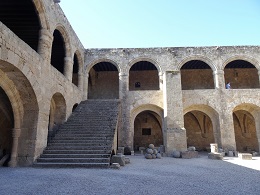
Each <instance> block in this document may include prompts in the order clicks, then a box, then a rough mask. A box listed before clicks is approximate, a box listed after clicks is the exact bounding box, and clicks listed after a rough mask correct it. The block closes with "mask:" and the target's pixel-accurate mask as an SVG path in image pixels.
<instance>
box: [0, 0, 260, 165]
mask: <svg viewBox="0 0 260 195" xmlns="http://www.w3.org/2000/svg"><path fill="white" fill-rule="evenodd" d="M23 3H24V6H22V5H21V4H19V1H17V5H16V6H17V8H19V9H21V10H20V12H21V13H23V11H26V12H27V13H31V16H30V17H35V21H36V20H37V21H39V22H38V23H35V24H34V23H33V24H31V25H32V26H30V25H29V26H26V24H27V23H24V27H23V28H24V29H26V28H29V29H32V28H33V29H39V30H38V33H36V34H34V35H35V36H26V31H23V29H22V30H21V29H19V28H18V27H17V24H16V23H15V22H14V21H11V19H8V17H6V16H7V14H5V10H7V8H8V6H10V5H9V4H8V3H6V4H4V5H2V6H1V8H0V9H1V10H0V11H1V14H0V133H1V136H0V157H1V156H2V155H3V154H4V153H9V154H11V158H10V162H9V165H10V166H17V165H20V166H25V165H31V164H32V163H33V161H34V160H35V159H36V158H37V157H38V156H39V155H40V154H41V153H42V151H43V149H44V148H45V147H46V145H47V140H48V136H51V135H52V134H54V133H55V130H56V129H57V128H58V126H59V125H60V124H62V123H64V122H65V121H66V120H67V118H68V117H69V116H70V114H71V112H72V109H73V108H74V107H75V106H76V105H77V104H79V103H80V102H81V101H82V100H87V99H120V100H121V108H122V115H121V123H122V128H121V129H119V131H118V145H119V146H124V147H126V146H128V147H130V148H131V150H138V148H139V147H147V143H149V142H150V141H152V140H154V142H155V143H154V144H157V145H156V147H159V146H160V145H161V144H162V145H164V146H165V150H166V152H167V154H168V155H170V154H171V153H172V151H173V150H180V151H184V150H186V149H187V146H191V145H193V146H195V147H197V148H198V149H199V150H205V149H207V147H209V143H211V142H212V141H213V142H216V143H218V145H219V146H220V147H222V148H223V149H224V150H238V151H258V152H259V142H260V120H259V116H260V115H259V113H260V112H259V111H260V101H259V95H260V90H259V86H260V85H259V75H260V64H259V62H260V47H259V46H230V47H216V46H213V47H183V48H182V47H172V48H142V49H139V48H133V49H128V48H119V49H84V47H83V45H82V44H81V42H80V40H79V39H78V37H77V35H76V33H75V32H74V31H73V29H72V28H71V26H70V24H69V22H68V21H67V19H66V17H65V15H64V13H63V12H62V10H61V8H60V7H59V5H58V4H56V3H54V2H53V0H45V1H43V0H33V1H32V0H24V2H23ZM5 6H6V7H5ZM28 7H31V8H30V9H29V8H28ZM8 9H9V8H8ZM10 13H12V12H11V11H10ZM19 17H21V18H22V19H24V20H26V21H27V20H28V18H26V16H23V15H21V16H19ZM33 25H34V26H33ZM31 33H32V34H33V33H34V32H31ZM28 37H29V38H28ZM32 37H36V38H33V39H32ZM37 37H38V38H37ZM36 45H37V47H36ZM228 81H229V82H231V86H232V89H225V84H226V83H227V82H228Z"/></svg>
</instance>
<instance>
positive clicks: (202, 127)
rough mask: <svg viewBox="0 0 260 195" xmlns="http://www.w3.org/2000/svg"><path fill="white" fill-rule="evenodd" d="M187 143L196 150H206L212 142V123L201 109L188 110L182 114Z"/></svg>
mask: <svg viewBox="0 0 260 195" xmlns="http://www.w3.org/2000/svg"><path fill="white" fill-rule="evenodd" d="M184 127H185V129H186V134H187V145H188V147H189V146H195V148H196V150H198V151H206V150H207V149H209V147H210V143H214V142H215V141H214V134H213V125H212V121H211V119H210V118H209V116H208V115H206V114H205V113H204V112H201V111H197V110H194V111H190V112H188V113H186V114H185V115H184Z"/></svg>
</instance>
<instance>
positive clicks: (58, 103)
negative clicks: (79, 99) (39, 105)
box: [48, 93, 66, 139]
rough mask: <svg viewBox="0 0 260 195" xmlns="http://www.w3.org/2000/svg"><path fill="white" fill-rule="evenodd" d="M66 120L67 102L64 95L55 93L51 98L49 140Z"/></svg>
mask: <svg viewBox="0 0 260 195" xmlns="http://www.w3.org/2000/svg"><path fill="white" fill-rule="evenodd" d="M65 120H66V102H65V99H64V97H63V96H62V94H60V93H55V94H54V95H53V96H52V98H51V105H50V115H49V126H48V139H51V138H52V137H53V136H54V135H55V133H56V131H57V130H58V129H59V126H60V125H61V124H63V123H64V122H65Z"/></svg>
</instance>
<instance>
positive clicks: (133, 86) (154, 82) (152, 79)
mask: <svg viewBox="0 0 260 195" xmlns="http://www.w3.org/2000/svg"><path fill="white" fill-rule="evenodd" d="M129 90H130V91H134V90H159V74H158V70H157V68H156V66H155V65H154V64H152V63H151V62H148V61H140V62H137V63H135V64H134V65H133V66H132V67H131V68H130V72H129Z"/></svg>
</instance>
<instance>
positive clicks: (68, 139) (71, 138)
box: [34, 100, 120, 168]
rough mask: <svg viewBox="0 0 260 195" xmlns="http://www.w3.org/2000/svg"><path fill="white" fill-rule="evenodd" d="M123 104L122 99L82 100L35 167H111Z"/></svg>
mask: <svg viewBox="0 0 260 195" xmlns="http://www.w3.org/2000/svg"><path fill="white" fill-rule="evenodd" d="M119 106H120V102H119V100H87V101H83V102H81V103H80V104H79V105H78V107H77V108H76V109H75V111H74V112H73V113H72V115H71V116H70V117H69V119H68V120H67V122H66V123H64V124H63V125H61V127H60V128H59V130H58V131H57V133H56V135H55V136H54V137H53V138H52V139H51V140H50V141H49V143H48V145H47V147H46V149H45V150H44V151H43V154H42V155H41V156H40V158H38V159H37V161H36V162H35V163H34V166H35V167H87V168H108V167H109V166H110V157H111V153H112V150H113V147H115V146H114V140H115V138H116V135H117V134H116V129H117V125H118V116H119Z"/></svg>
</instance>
